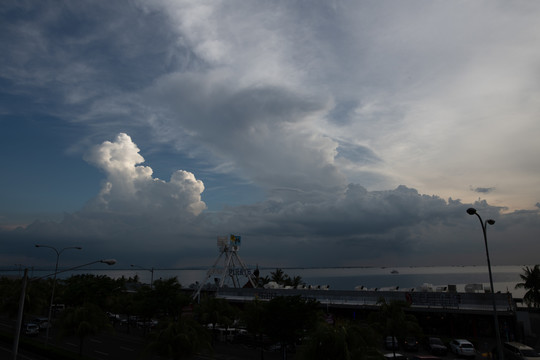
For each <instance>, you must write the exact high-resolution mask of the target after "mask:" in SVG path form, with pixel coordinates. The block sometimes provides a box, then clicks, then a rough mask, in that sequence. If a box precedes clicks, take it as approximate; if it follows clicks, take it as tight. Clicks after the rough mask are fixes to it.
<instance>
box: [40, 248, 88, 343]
mask: <svg viewBox="0 0 540 360" xmlns="http://www.w3.org/2000/svg"><path fill="white" fill-rule="evenodd" d="M36 247H44V248H49V249H52V250H54V252H55V253H56V265H55V267H54V277H53V286H52V292H51V302H50V305H49V316H48V317H47V333H46V335H45V343H46V344H48V343H49V328H50V327H51V317H52V308H53V302H54V289H55V287H56V273H57V272H58V261H59V260H60V255H61V254H62V253H63V252H64V251H65V250H69V249H75V250H81V249H82V247H80V246H68V247H65V248H63V249H61V250H57V249H56V248H55V247H54V246H50V245H39V244H36Z"/></svg>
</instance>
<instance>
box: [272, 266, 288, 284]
mask: <svg viewBox="0 0 540 360" xmlns="http://www.w3.org/2000/svg"><path fill="white" fill-rule="evenodd" d="M288 277H289V276H288V275H287V274H285V272H284V271H283V270H282V269H279V268H278V269H276V271H274V272H271V273H270V280H272V281H275V282H276V283H278V284H283V283H284V282H285V279H287V278H288Z"/></svg>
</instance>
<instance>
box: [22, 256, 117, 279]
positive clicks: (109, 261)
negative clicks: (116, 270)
mask: <svg viewBox="0 0 540 360" xmlns="http://www.w3.org/2000/svg"><path fill="white" fill-rule="evenodd" d="M97 263H104V264H107V265H114V264H116V260H115V259H106V260H97V261H92V262H89V263H88V264H83V265H78V266H75V267H72V268H69V269H65V270H61V271H57V272H55V273H53V274H48V275H43V276H40V277H38V278H33V279H32V281H34V280H39V279H44V278H46V277H49V276H53V275H54V276H56V275H57V274H61V273H64V272H66V271H72V270H77V269H79V268H82V267H85V266H88V265H92V264H97Z"/></svg>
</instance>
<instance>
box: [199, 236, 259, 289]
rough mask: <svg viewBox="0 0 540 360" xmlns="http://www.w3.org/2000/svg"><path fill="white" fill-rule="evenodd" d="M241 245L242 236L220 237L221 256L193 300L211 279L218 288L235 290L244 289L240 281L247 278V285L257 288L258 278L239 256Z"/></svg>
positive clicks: (208, 272) (209, 270)
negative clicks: (226, 287) (225, 287)
mask: <svg viewBox="0 0 540 360" xmlns="http://www.w3.org/2000/svg"><path fill="white" fill-rule="evenodd" d="M241 243H242V238H241V237H240V236H236V235H233V234H231V235H229V236H218V238H217V246H218V249H219V256H218V258H217V259H216V261H215V262H214V265H212V267H211V268H210V269H208V271H207V272H206V277H205V279H204V281H203V282H201V283H200V284H199V287H198V288H197V291H196V292H195V293H194V294H193V297H192V298H193V299H195V298H197V297H198V296H199V294H200V293H201V290H202V288H203V287H204V286H205V285H206V283H207V282H208V279H210V278H211V277H214V283H215V285H216V286H217V287H218V288H221V287H223V286H229V285H232V287H235V288H239V287H242V285H241V283H240V280H239V277H240V276H244V277H247V279H248V283H246V285H247V284H250V285H251V286H252V287H254V288H255V287H257V279H256V277H255V276H254V274H252V273H251V270H249V269H248V268H247V267H246V265H245V264H244V262H243V261H242V259H240V256H238V250H239V249H240V245H241Z"/></svg>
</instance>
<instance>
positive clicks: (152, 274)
mask: <svg viewBox="0 0 540 360" xmlns="http://www.w3.org/2000/svg"><path fill="white" fill-rule="evenodd" d="M131 267H137V268H139V269H142V270H146V271H150V274H151V275H150V288H151V289H152V288H153V284H154V268H150V269H146V268H143V267H142V266H139V265H134V264H131Z"/></svg>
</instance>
